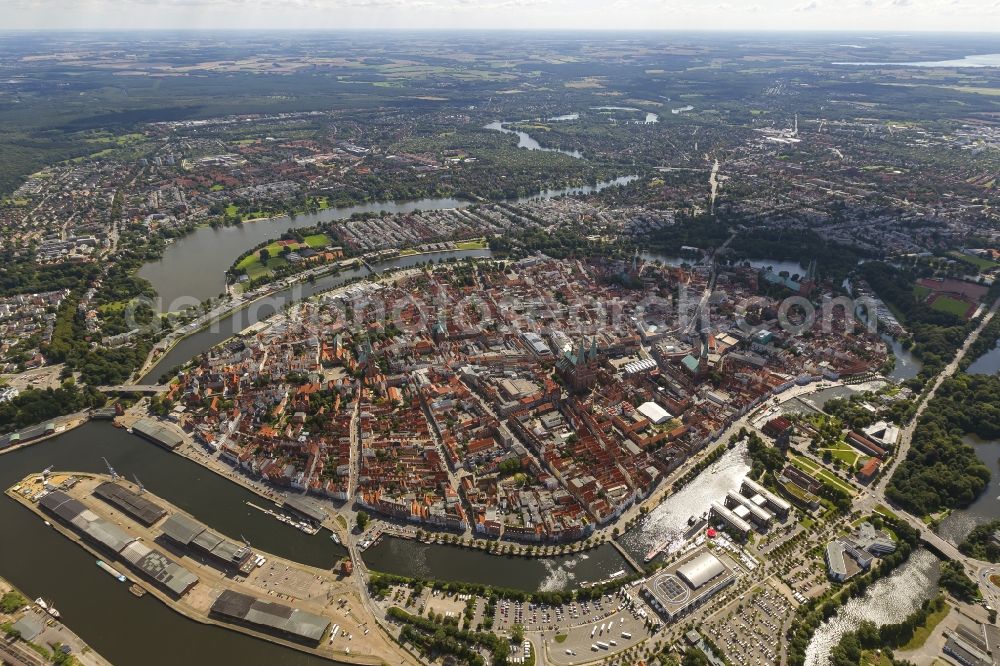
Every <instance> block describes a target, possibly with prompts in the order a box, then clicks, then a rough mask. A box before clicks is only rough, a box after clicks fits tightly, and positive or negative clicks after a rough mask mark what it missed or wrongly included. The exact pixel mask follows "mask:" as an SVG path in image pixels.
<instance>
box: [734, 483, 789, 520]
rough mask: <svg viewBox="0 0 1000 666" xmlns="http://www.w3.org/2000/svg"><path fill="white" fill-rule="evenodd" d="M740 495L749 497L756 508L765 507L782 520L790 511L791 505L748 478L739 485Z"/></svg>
mask: <svg viewBox="0 0 1000 666" xmlns="http://www.w3.org/2000/svg"><path fill="white" fill-rule="evenodd" d="M740 494H741V495H743V496H744V497H749V498H750V500H751V501H752V502H753V503H754V504H756V505H757V506H765V507H767V509H768V510H769V511H770V512H771V513H773V514H776V515H778V516H781V517H782V518H786V517H787V516H788V512H789V511H791V510H792V505H791V504H789V503H788V502H786V501H785V500H783V499H781V498H780V497H778V496H777V495H775V494H774V493H772V492H771V491H770V490H768V489H767V488H765V487H764V486H762V485H760V484H759V483H757V482H756V481H754V480H753V479H751V478H749V477H747V478H745V479H743V483H742V484H741V485H740Z"/></svg>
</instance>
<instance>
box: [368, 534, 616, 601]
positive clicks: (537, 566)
mask: <svg viewBox="0 0 1000 666" xmlns="http://www.w3.org/2000/svg"><path fill="white" fill-rule="evenodd" d="M364 560H365V564H367V565H368V566H369V567H370V568H371V569H373V570H375V571H385V572H387V573H393V574H397V575H400V576H411V577H414V578H428V579H437V580H457V581H462V582H466V583H479V584H482V585H494V586H497V587H508V588H513V589H517V590H524V591H526V592H535V591H538V590H541V591H545V592H555V591H559V590H566V589H573V588H576V587H579V586H580V584H581V583H596V582H599V581H602V580H607V579H608V578H610V577H611V574H613V573H615V572H618V571H625V573H626V574H631V573H633V569H632V567H631V566H629V564H628V563H627V562H626V561H625V558H623V557H622V556H621V555H620V554H619V553H618V551H617V550H615V549H614V547H613V546H612V545H610V544H603V545H601V546H598V547H597V548H594V549H593V550H589V551H587V552H585V553H578V554H575V555H559V556H555V557H545V558H525V557H518V556H516V555H491V554H490V553H485V552H483V551H481V550H475V549H472V548H462V547H460V546H449V545H439V544H426V543H421V542H419V541H411V540H409V539H399V538H396V537H388V538H383V539H382V541H381V542H380V543H379V544H378V545H376V546H373V547H372V548H369V549H368V550H367V551H365V554H364Z"/></svg>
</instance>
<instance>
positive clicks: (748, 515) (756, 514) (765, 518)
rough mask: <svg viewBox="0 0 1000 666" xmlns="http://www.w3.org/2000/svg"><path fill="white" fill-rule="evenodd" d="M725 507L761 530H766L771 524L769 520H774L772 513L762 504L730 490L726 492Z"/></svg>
mask: <svg viewBox="0 0 1000 666" xmlns="http://www.w3.org/2000/svg"><path fill="white" fill-rule="evenodd" d="M725 507H726V508H727V509H731V510H732V511H733V513H735V514H736V515H737V516H739V517H740V518H742V519H743V520H747V519H749V520H750V522H752V523H753V524H754V525H756V526H757V527H758V528H760V529H761V530H766V529H767V528H768V527H769V526H770V525H771V521H773V520H774V514H773V513H771V512H770V511H768V510H767V509H765V508H764V507H762V506H758V505H757V504H754V503H753V500H751V499H750V498H749V497H744V496H743V495H740V494H739V493H737V492H735V491H732V490H730V491H729V492H728V493H726V501H725Z"/></svg>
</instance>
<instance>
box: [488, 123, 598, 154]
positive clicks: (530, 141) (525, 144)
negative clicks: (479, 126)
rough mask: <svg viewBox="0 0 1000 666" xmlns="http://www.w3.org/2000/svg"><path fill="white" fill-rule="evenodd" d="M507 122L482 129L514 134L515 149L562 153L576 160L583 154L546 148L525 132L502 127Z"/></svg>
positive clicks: (492, 124) (575, 151)
mask: <svg viewBox="0 0 1000 666" xmlns="http://www.w3.org/2000/svg"><path fill="white" fill-rule="evenodd" d="M509 124H510V123H509V122H507V121H501V120H497V121H494V122H492V123H490V124H489V125H485V126H484V127H483V129H488V130H493V131H494V132H501V133H503V134H515V135H517V147H518V148H526V149H528V150H540V151H542V152H545V153H562V154H563V155H569V156H570V157H573V158H576V159H582V158H583V153H581V152H580V151H579V150H563V149H561V148H546V147H544V146H543V145H542V144H540V143H538V141H537V140H535V139H534V138H532V137H531V135H530V134H528V133H527V132H521V131H519V130H512V129H507V128H506V127H504V125H509Z"/></svg>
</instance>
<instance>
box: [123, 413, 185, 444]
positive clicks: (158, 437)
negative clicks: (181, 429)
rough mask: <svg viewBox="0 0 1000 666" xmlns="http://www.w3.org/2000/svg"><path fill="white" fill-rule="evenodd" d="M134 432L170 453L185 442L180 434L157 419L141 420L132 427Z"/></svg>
mask: <svg viewBox="0 0 1000 666" xmlns="http://www.w3.org/2000/svg"><path fill="white" fill-rule="evenodd" d="M132 432H134V433H135V434H137V435H139V436H140V437H142V438H143V439H146V440H149V441H150V442H152V443H153V444H157V445H159V446H162V447H163V448H165V449H169V450H170V451H173V450H174V449H176V448H177V447H178V446H180V445H181V444H182V443H183V442H184V438H183V437H181V435H180V433H178V432H177V431H176V430H174V429H173V428H169V427H167V426H165V425H164V424H162V423H160V422H159V421H157V420H155V419H139V420H138V421H136V422H135V425H133V426H132Z"/></svg>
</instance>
